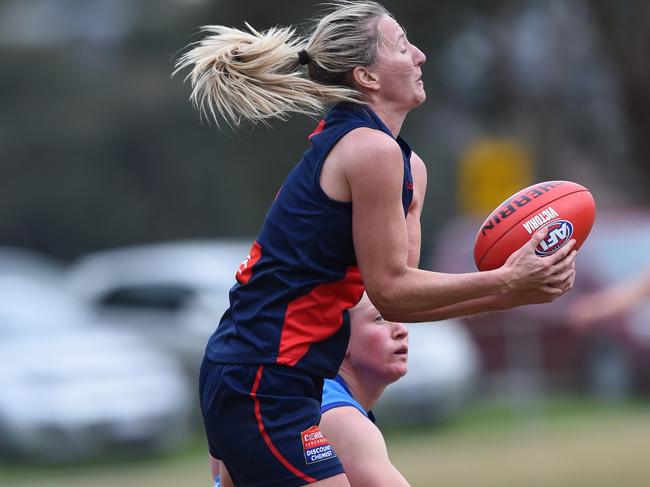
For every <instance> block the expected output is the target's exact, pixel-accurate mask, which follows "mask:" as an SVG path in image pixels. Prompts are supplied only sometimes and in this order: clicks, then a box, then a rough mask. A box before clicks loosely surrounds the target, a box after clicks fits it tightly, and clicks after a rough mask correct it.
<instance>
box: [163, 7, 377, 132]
mask: <svg viewBox="0 0 650 487" xmlns="http://www.w3.org/2000/svg"><path fill="white" fill-rule="evenodd" d="M329 7H330V11H329V13H327V14H326V15H324V16H323V17H322V18H321V19H320V20H318V21H317V23H316V26H315V28H314V30H313V33H312V34H311V36H310V37H309V38H308V39H304V38H301V37H300V36H298V35H296V32H295V29H294V28H290V27H273V28H271V29H268V30H266V31H264V32H259V31H257V30H255V29H254V28H253V27H251V26H250V25H248V24H246V27H247V28H248V30H240V29H235V28H230V27H224V26H220V25H209V26H205V27H203V29H202V30H203V31H204V32H205V33H206V34H207V35H206V36H205V37H204V38H203V39H202V40H201V41H199V42H198V43H196V44H195V45H193V47H192V48H191V49H190V50H189V51H187V52H186V53H185V54H183V55H182V56H181V57H180V59H179V60H178V62H177V63H176V67H175V71H174V74H176V73H177V72H179V71H181V70H183V69H185V68H190V71H189V73H188V75H187V77H186V79H189V80H190V81H191V84H192V93H191V95H190V100H191V101H192V102H193V104H194V105H195V106H196V107H197V109H198V110H199V112H200V113H201V114H202V115H206V116H208V117H209V118H212V119H214V120H215V121H216V123H217V124H219V120H220V118H223V119H225V120H226V121H227V122H228V123H229V124H231V125H234V126H238V125H239V124H240V123H241V122H242V121H244V120H248V121H250V122H253V123H257V122H260V121H262V122H263V121H266V120H267V119H269V118H280V119H286V118H287V117H288V116H289V115H290V114H291V113H303V114H307V115H317V114H319V113H321V112H322V110H323V108H324V106H325V105H326V104H327V103H336V102H353V103H363V100H362V98H361V93H360V92H359V91H357V90H356V89H355V87H354V85H353V83H352V70H353V69H354V68H355V67H356V66H368V65H371V64H372V63H373V62H374V61H375V57H376V53H377V45H378V41H379V36H380V33H379V31H378V27H377V24H378V22H379V19H380V18H381V17H382V16H383V15H390V14H389V12H388V11H387V10H386V9H385V8H384V7H383V6H381V5H379V4H378V3H376V2H371V1H359V2H357V1H337V2H331V3H330V4H329ZM301 64H304V65H305V66H306V69H303V67H302V66H301Z"/></svg>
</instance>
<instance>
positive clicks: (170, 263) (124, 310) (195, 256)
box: [67, 240, 252, 382]
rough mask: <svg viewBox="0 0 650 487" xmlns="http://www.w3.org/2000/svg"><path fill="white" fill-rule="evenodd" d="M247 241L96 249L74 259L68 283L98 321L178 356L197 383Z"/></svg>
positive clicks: (174, 243) (184, 242)
mask: <svg viewBox="0 0 650 487" xmlns="http://www.w3.org/2000/svg"><path fill="white" fill-rule="evenodd" d="M251 242H252V240H251V241H181V242H166V243H158V244H150V245H138V246H132V247H126V248H120V249H114V250H107V251H102V252H96V253H92V254H88V255H86V256H83V257H81V258H80V259H79V260H78V261H77V262H75V263H73V264H72V266H71V267H70V269H69V272H68V277H67V284H68V287H69V289H70V290H71V291H72V292H73V293H74V294H75V295H77V296H79V297H81V298H82V299H83V300H85V301H86V302H88V303H90V304H91V305H92V306H93V308H94V309H95V311H96V312H97V316H98V319H99V320H100V321H101V322H107V323H110V324H111V325H112V326H122V327H124V328H125V329H129V330H133V331H135V332H138V333H140V334H142V335H144V336H145V337H146V338H147V340H150V341H151V342H153V343H156V344H157V345H159V346H161V347H162V348H163V349H165V350H167V351H168V352H170V353H172V354H173V355H174V356H176V357H178V358H179V359H180V360H181V362H182V364H183V366H184V368H185V369H186V371H187V373H188V374H189V375H190V377H191V380H192V381H193V382H197V381H198V369H199V366H200V363H201V358H202V356H203V351H204V349H205V346H206V344H207V341H208V338H209V336H210V335H211V334H212V333H213V332H214V330H215V329H216V327H217V325H218V323H219V320H220V318H221V315H222V314H223V313H224V311H225V310H226V309H227V307H228V291H229V290H230V288H231V287H232V286H233V285H234V284H235V272H236V271H237V269H238V268H239V265H240V264H241V262H242V261H243V260H244V259H245V258H246V256H247V255H248V253H249V251H250V247H251Z"/></svg>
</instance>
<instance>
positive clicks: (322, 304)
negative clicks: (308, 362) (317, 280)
mask: <svg viewBox="0 0 650 487" xmlns="http://www.w3.org/2000/svg"><path fill="white" fill-rule="evenodd" d="M361 294H363V282H362V281H361V273H360V272H359V268H358V267H357V266H353V267H348V268H347V272H346V274H345V277H344V278H343V279H342V280H340V281H337V282H329V283H326V284H319V285H318V286H316V287H315V288H314V289H312V290H311V292H310V293H309V294H305V295H304V296H301V297H299V298H298V299H296V300H295V301H292V302H291V303H289V306H287V312H286V314H285V316H284V325H283V326H282V335H281V336H280V347H279V351H278V358H277V361H276V362H277V363H278V364H282V365H290V366H293V365H296V364H297V363H298V361H299V360H300V359H301V358H302V357H303V356H304V355H305V354H306V353H307V351H308V350H309V347H310V345H311V344H312V343H315V342H321V341H323V340H326V339H327V338H329V337H331V336H332V335H334V333H336V332H337V331H338V329H339V328H340V327H341V325H342V324H343V311H344V310H346V309H349V308H351V307H352V306H354V305H355V304H357V303H358V302H359V299H361Z"/></svg>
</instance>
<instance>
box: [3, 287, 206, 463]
mask: <svg viewBox="0 0 650 487" xmlns="http://www.w3.org/2000/svg"><path fill="white" fill-rule="evenodd" d="M49 284H51V283H48V285H45V284H43V283H39V282H36V281H33V280H28V279H25V278H17V277H2V276H0V358H1V360H0V391H2V393H0V458H3V457H4V458H13V457H18V458H23V459H25V460H28V461H34V462H56V461H74V460H80V459H87V458H91V457H95V456H98V455H106V454H113V453H116V452H119V454H124V453H127V452H128V453H145V452H153V451H163V450H167V449H170V448H173V447H175V446H177V445H178V444H179V443H180V442H182V441H183V440H184V439H185V438H186V436H187V434H188V433H189V424H188V421H189V417H190V414H191V406H192V398H193V397H194V394H192V392H191V391H190V389H189V386H188V384H187V382H186V378H185V377H184V375H183V374H182V372H181V370H180V367H179V366H178V364H177V363H176V362H175V361H173V360H172V359H170V358H169V357H167V356H165V355H163V354H162V353H161V352H160V351H158V350H157V349H155V348H153V347H152V346H151V345H150V344H148V343H147V342H146V341H145V340H142V339H141V338H140V337H138V336H137V335H133V334H130V333H126V332H119V331H116V330H114V329H108V328H100V327H95V326H92V325H91V324H89V323H88V320H89V319H91V316H90V315H89V314H88V312H87V311H88V310H87V309H86V308H85V307H84V306H82V305H81V304H80V303H79V302H77V301H75V300H74V299H71V297H70V296H69V295H67V294H65V293H64V292H62V291H61V290H60V289H57V288H53V287H51V286H50V285H49Z"/></svg>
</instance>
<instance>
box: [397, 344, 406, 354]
mask: <svg viewBox="0 0 650 487" xmlns="http://www.w3.org/2000/svg"><path fill="white" fill-rule="evenodd" d="M408 353H409V347H408V345H402V346H401V347H399V348H398V349H397V350H395V355H407V354H408Z"/></svg>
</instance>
